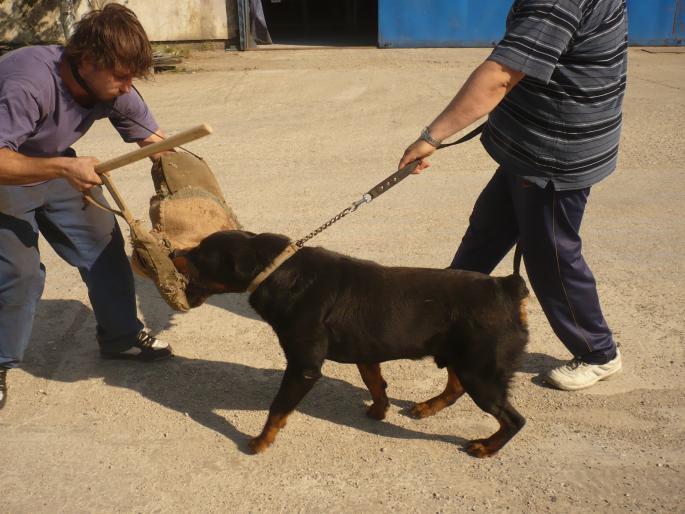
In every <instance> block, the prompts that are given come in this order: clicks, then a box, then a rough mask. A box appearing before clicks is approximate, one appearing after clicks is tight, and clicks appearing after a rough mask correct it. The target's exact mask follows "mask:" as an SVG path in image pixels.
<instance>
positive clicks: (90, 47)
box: [64, 4, 152, 77]
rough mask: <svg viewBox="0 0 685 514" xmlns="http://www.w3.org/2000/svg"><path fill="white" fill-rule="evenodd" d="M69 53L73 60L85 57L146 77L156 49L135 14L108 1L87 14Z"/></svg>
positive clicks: (69, 43)
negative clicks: (100, 7) (153, 50)
mask: <svg viewBox="0 0 685 514" xmlns="http://www.w3.org/2000/svg"><path fill="white" fill-rule="evenodd" d="M64 48H65V54H66V56H67V58H69V59H70V60H72V61H73V62H76V63H80V62H81V61H82V60H83V59H84V58H88V59H90V60H92V61H93V63H94V64H95V66H97V67H98V68H100V69H110V70H117V71H125V72H126V73H131V74H132V75H133V76H135V77H145V76H147V75H148V74H149V73H150V68H151V67H152V48H151V47H150V41H149V40H148V38H147V34H146V33H145V29H143V26H142V25H141V24H140V22H139V21H138V18H137V17H136V15H135V13H134V12H133V11H131V10H130V9H128V8H127V7H124V6H123V5H120V4H108V5H106V6H105V7H103V8H102V9H98V10H94V11H91V12H89V13H88V14H86V15H85V16H83V18H81V20H80V21H79V22H77V24H76V30H75V31H74V33H73V34H72V36H71V37H70V38H69V41H67V44H66V46H65V47H64Z"/></svg>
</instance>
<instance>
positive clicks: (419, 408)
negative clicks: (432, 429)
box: [409, 402, 437, 419]
mask: <svg viewBox="0 0 685 514" xmlns="http://www.w3.org/2000/svg"><path fill="white" fill-rule="evenodd" d="M436 412H437V410H436V409H435V408H434V407H433V406H432V405H431V404H430V403H428V402H421V403H417V404H415V405H414V406H413V407H412V408H411V409H409V414H411V415H412V416H414V417H415V418H419V419H420V418H427V417H428V416H432V415H433V414H435V413H436Z"/></svg>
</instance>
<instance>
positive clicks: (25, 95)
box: [0, 4, 171, 408]
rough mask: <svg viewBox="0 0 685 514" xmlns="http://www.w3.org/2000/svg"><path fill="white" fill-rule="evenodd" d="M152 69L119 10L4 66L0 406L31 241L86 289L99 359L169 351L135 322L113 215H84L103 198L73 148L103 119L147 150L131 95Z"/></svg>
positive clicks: (144, 116) (26, 328)
mask: <svg viewBox="0 0 685 514" xmlns="http://www.w3.org/2000/svg"><path fill="white" fill-rule="evenodd" d="M151 65H152V51H151V48H150V43H149V41H148V39H147V35H146V34H145V31H144V30H143V27H142V26H141V25H140V23H139V22H138V20H137V18H136V16H135V14H134V13H133V12H132V11H130V10H129V9H127V8H126V7H123V6H121V5H118V4H109V5H107V6H106V7H104V8H103V9H102V10H98V11H93V12H91V13H89V14H87V15H86V16H85V17H84V18H83V19H82V20H81V21H80V22H79V23H78V25H77V27H76V30H75V32H74V34H73V36H72V37H71V38H70V39H69V41H68V42H67V44H66V46H65V47H64V48H63V47H60V46H34V47H27V48H22V49H19V50H15V51H14V52H11V53H9V54H7V55H5V56H4V57H2V58H1V59H0V408H2V407H3V406H4V404H5V401H6V398H7V383H6V377H7V370H8V369H10V368H13V367H15V366H17V364H18V363H19V362H20V361H21V359H22V356H23V354H24V351H25V350H26V347H27V345H28V342H29V339H30V335H31V327H32V324H33V317H34V313H35V309H36V305H37V303H38V300H39V299H40V296H41V294H42V292H43V285H44V281H45V268H44V266H43V265H42V264H41V262H40V255H39V252H38V235H39V233H40V234H42V235H43V236H44V237H45V239H46V240H47V241H48V242H49V243H50V245H51V246H52V247H53V248H54V250H55V251H56V252H57V254H58V255H60V257H62V258H63V259H65V260H66V261H67V262H68V263H69V264H71V265H73V266H76V267H77V268H78V270H79V272H80V274H81V277H82V279H83V281H84V282H85V284H86V286H87V287H88V295H89V298H90V302H91V305H92V307H93V312H94V314H95V318H96V321H97V335H96V337H97V340H98V342H99V344H100V352H101V354H102V355H103V357H107V358H126V359H136V360H140V361H152V360H156V359H159V358H163V357H168V356H170V355H171V347H170V346H169V345H168V344H166V343H163V342H162V341H160V340H158V339H155V338H154V337H152V336H151V335H150V334H149V333H148V332H147V331H146V330H144V328H143V324H142V323H141V322H140V320H139V319H138V317H137V311H136V301H135V291H134V282H133V275H132V273H131V268H130V266H129V263H128V259H127V257H126V254H125V253H124V241H123V237H122V235H121V231H120V230H119V227H118V225H117V223H116V221H115V219H114V216H113V215H112V214H110V213H108V212H106V211H103V210H101V209H98V208H96V207H93V206H90V205H89V206H87V207H84V202H83V196H82V193H83V192H85V191H90V192H91V194H92V195H93V196H94V197H95V198H96V199H97V200H99V201H100V202H105V200H104V197H103V195H102V191H101V187H100V184H101V180H100V177H99V176H98V174H97V173H96V172H95V166H96V165H97V163H98V161H97V159H95V158H93V157H77V156H76V153H75V152H74V150H73V149H72V148H71V145H72V144H74V143H75V142H76V141H77V140H78V139H80V138H81V137H82V136H83V135H84V134H85V133H86V132H87V131H88V129H89V128H90V127H91V125H92V124H93V123H94V122H95V121H96V120H98V119H102V118H109V120H110V122H111V123H112V125H113V126H114V128H115V129H116V130H117V131H118V132H119V134H120V135H121V137H122V138H123V139H124V141H126V142H136V143H137V144H138V145H140V146H145V145H148V144H151V143H154V142H156V141H159V140H161V139H162V138H163V137H164V136H163V133H162V132H161V131H160V130H159V127H158V126H157V124H156V122H155V120H154V118H153V117H152V115H151V114H150V112H149V111H148V108H147V106H146V105H145V103H144V102H143V100H142V99H141V97H140V96H139V95H138V92H137V91H136V90H135V89H134V88H133V87H132V80H133V78H134V77H143V76H145V75H146V74H147V73H148V72H149V69H150V67H151ZM142 127H146V128H142ZM147 129H150V130H151V131H153V132H150V131H148V130H147Z"/></svg>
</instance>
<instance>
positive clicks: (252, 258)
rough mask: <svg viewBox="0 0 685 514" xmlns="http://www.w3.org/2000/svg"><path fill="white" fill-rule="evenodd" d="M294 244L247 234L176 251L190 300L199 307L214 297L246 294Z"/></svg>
mask: <svg viewBox="0 0 685 514" xmlns="http://www.w3.org/2000/svg"><path fill="white" fill-rule="evenodd" d="M289 243H290V240H289V239H288V238H287V237H286V236H281V235H277V234H254V233H253V232H246V231H243V230H227V231H223V232H215V233H214V234H212V235H210V236H207V237H206V238H205V239H203V240H202V241H201V242H200V244H199V245H197V246H196V247H194V248H189V249H185V250H176V251H175V252H174V254H173V255H172V260H173V262H174V265H175V266H176V268H177V269H178V271H179V272H180V273H182V274H183V275H184V276H185V277H186V278H187V279H188V286H187V287H186V297H187V298H188V302H189V304H190V306H191V307H197V306H199V305H201V304H202V303H204V301H205V300H206V299H207V298H209V297H210V296H211V295H214V294H221V293H242V292H244V291H246V290H247V287H248V286H249V285H250V283H251V282H252V280H253V279H254V278H255V277H256V276H257V275H258V274H259V273H260V272H261V271H262V270H263V269H264V268H265V267H266V266H267V265H268V264H269V263H270V262H271V261H272V260H273V259H274V257H276V256H277V255H278V254H279V253H280V252H281V251H282V250H283V249H284V248H285V247H286V246H287V245H288V244H289Z"/></svg>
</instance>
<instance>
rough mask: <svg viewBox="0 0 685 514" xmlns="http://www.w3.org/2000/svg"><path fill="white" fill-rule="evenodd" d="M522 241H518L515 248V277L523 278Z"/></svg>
mask: <svg viewBox="0 0 685 514" xmlns="http://www.w3.org/2000/svg"><path fill="white" fill-rule="evenodd" d="M522 254H523V250H521V240H518V241H516V248H514V275H518V276H519V277H520V276H521V255H522Z"/></svg>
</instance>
